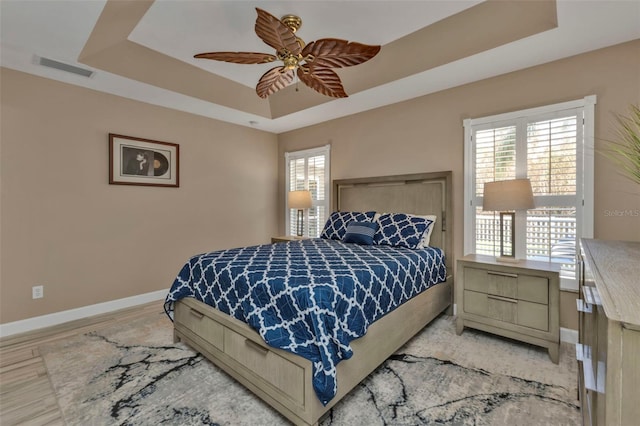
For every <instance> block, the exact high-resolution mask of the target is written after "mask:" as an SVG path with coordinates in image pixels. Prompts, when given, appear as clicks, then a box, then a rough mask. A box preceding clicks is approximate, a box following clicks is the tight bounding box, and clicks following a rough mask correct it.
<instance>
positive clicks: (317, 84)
mask: <svg viewBox="0 0 640 426" xmlns="http://www.w3.org/2000/svg"><path fill="white" fill-rule="evenodd" d="M298 78H299V79H300V81H302V82H303V83H304V84H306V85H307V86H309V87H310V88H312V89H313V90H315V91H316V92H318V93H321V94H323V95H325V96H331V97H333V98H346V97H348V95H347V93H346V92H345V91H344V87H342V82H341V81H340V77H338V74H336V73H335V72H334V71H333V70H331V69H329V68H322V67H308V66H301V67H299V68H298Z"/></svg>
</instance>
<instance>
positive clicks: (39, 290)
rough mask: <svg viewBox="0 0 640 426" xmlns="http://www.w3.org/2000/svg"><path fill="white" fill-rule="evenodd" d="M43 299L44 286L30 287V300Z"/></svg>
mask: <svg viewBox="0 0 640 426" xmlns="http://www.w3.org/2000/svg"><path fill="white" fill-rule="evenodd" d="M43 297H44V286H42V285H34V286H33V287H31V298H32V299H41V298H43Z"/></svg>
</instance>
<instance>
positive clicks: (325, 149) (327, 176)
mask: <svg viewBox="0 0 640 426" xmlns="http://www.w3.org/2000/svg"><path fill="white" fill-rule="evenodd" d="M318 155H324V160H325V162H324V164H325V173H324V185H325V199H324V202H318V200H312V203H313V206H314V207H315V206H324V208H325V212H328V213H329V212H330V211H331V145H330V144H327V145H323V146H319V147H315V148H309V149H303V150H299V151H291V152H285V153H284V161H285V166H284V172H285V186H284V194H285V196H284V211H285V214H284V229H285V235H289V232H290V230H291V217H290V215H289V211H290V209H289V200H288V198H289V197H287V192H289V187H290V185H291V180H290V170H289V164H290V162H291V160H297V159H300V158H309V157H315V156H318ZM306 189H308V188H306ZM328 213H327V214H328ZM304 223H305V228H306V229H304V230H303V233H304V235H307V236H308V234H309V232H308V227H309V211H308V210H307V211H306V212H305V218H304Z"/></svg>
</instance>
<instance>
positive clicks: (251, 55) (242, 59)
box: [194, 52, 278, 64]
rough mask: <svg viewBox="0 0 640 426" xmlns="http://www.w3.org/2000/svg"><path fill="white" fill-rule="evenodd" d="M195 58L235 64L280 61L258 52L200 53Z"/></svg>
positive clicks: (272, 56) (273, 56)
mask: <svg viewBox="0 0 640 426" xmlns="http://www.w3.org/2000/svg"><path fill="white" fill-rule="evenodd" d="M194 58H199V59H213V60H214V61H224V62H232V63H234V64H264V63H268V62H273V61H275V60H276V59H278V58H277V57H276V56H275V55H270V54H268V53H256V52H210V53H200V54H198V55H195V56H194Z"/></svg>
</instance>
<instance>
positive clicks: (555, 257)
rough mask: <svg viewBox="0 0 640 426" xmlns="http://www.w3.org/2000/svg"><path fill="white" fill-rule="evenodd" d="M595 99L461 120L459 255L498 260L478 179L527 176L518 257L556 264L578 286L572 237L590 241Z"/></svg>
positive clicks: (494, 219)
mask: <svg viewBox="0 0 640 426" xmlns="http://www.w3.org/2000/svg"><path fill="white" fill-rule="evenodd" d="M595 101H596V98H595V96H588V97H586V98H584V99H581V100H578V101H572V102H565V103H562V104H556V105H550V106H546V107H541V108H534V109H530V110H525V111H518V112H513V113H506V114H500V115H495V116H491V117H484V118H478V119H467V120H465V121H464V128H465V206H466V207H465V219H464V220H465V233H464V247H465V253H478V254H486V255H491V256H494V255H496V256H497V255H499V251H500V242H499V223H500V222H499V213H500V212H488V211H483V209H482V202H483V190H484V183H485V182H492V181H496V180H506V179H516V178H529V179H530V180H531V186H532V189H533V195H534V202H535V206H536V207H535V208H534V209H532V210H527V211H518V212H516V229H515V233H516V247H515V254H516V257H518V258H526V259H532V260H544V261H551V262H557V263H559V264H561V274H560V277H561V287H562V288H564V289H577V288H578V286H577V282H576V275H575V255H576V250H577V240H578V239H579V238H580V237H592V236H593V127H594V118H593V116H594V105H595Z"/></svg>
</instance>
